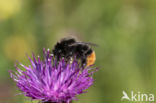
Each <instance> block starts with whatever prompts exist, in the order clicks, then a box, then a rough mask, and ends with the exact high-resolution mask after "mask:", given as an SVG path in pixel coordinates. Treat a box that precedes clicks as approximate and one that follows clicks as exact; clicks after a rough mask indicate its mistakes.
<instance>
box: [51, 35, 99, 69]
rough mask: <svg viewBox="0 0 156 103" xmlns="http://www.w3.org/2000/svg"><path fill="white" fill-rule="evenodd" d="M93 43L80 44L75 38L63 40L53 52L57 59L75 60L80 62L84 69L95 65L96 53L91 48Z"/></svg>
mask: <svg viewBox="0 0 156 103" xmlns="http://www.w3.org/2000/svg"><path fill="white" fill-rule="evenodd" d="M91 45H94V44H91V43H85V42H79V41H76V40H75V39H74V38H63V39H62V40H61V41H60V42H57V43H56V45H55V46H54V49H53V50H52V53H53V55H54V57H55V58H57V60H58V61H59V60H60V58H65V60H66V61H67V62H68V61H72V59H73V58H76V60H79V61H80V63H81V65H82V66H83V67H85V66H90V65H93V64H94V62H95V60H96V55H95V52H94V51H93V50H92V48H91Z"/></svg>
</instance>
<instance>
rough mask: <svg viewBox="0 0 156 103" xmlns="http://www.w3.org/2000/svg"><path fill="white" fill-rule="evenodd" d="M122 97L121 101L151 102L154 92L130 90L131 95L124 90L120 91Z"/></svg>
mask: <svg viewBox="0 0 156 103" xmlns="http://www.w3.org/2000/svg"><path fill="white" fill-rule="evenodd" d="M122 94H123V96H122V98H121V101H124V100H127V101H138V102H153V101H154V94H152V93H150V94H146V93H141V92H136V93H135V92H134V91H131V93H130V94H131V95H128V94H127V93H126V92H125V91H122Z"/></svg>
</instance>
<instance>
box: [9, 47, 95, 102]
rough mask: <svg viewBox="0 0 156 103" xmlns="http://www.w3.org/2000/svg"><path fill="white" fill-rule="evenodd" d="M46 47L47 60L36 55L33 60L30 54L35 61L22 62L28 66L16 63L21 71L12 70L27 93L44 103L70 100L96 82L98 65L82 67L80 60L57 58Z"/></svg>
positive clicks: (45, 55)
mask: <svg viewBox="0 0 156 103" xmlns="http://www.w3.org/2000/svg"><path fill="white" fill-rule="evenodd" d="M43 51H44V54H43V55H44V60H41V59H40V57H38V58H35V56H34V55H33V60H32V59H31V58H30V57H28V58H29V60H30V62H31V65H29V66H25V65H23V64H20V65H21V66H22V67H23V68H24V69H25V70H23V69H20V68H18V67H17V66H16V70H17V72H14V73H13V72H10V75H11V78H13V80H14V81H15V82H16V84H17V87H18V88H19V89H20V91H22V94H24V95H25V96H27V97H30V98H31V99H32V100H41V101H42V102H44V103H70V101H71V100H75V99H76V96H77V95H79V94H81V93H84V92H85V91H84V90H86V89H87V88H88V87H90V86H91V85H92V84H93V78H92V74H93V73H94V72H95V70H96V69H95V68H91V67H86V68H84V69H82V68H81V66H80V65H79V63H78V62H77V61H76V60H73V62H71V63H68V62H65V61H64V59H62V60H60V61H57V60H56V59H55V58H54V57H53V56H52V55H51V53H50V51H49V50H47V51H45V50H43Z"/></svg>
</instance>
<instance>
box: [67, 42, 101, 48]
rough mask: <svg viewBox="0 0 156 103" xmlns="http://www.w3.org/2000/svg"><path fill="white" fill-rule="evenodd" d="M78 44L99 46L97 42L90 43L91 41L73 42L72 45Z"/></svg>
mask: <svg viewBox="0 0 156 103" xmlns="http://www.w3.org/2000/svg"><path fill="white" fill-rule="evenodd" d="M77 44H85V45H89V46H96V47H97V46H98V45H97V44H95V43H90V42H75V43H73V44H71V45H70V46H74V45H77Z"/></svg>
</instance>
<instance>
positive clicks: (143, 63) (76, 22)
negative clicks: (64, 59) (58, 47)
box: [0, 0, 156, 103]
mask: <svg viewBox="0 0 156 103" xmlns="http://www.w3.org/2000/svg"><path fill="white" fill-rule="evenodd" d="M67 36H75V37H77V38H78V39H79V40H81V41H85V42H93V43H96V44H98V45H99V46H98V47H96V48H94V49H95V51H96V54H97V61H96V64H95V65H96V66H97V67H99V68H100V69H99V71H98V72H96V73H95V75H94V78H95V82H94V85H93V86H92V87H91V88H89V89H88V93H85V94H82V95H80V96H78V99H79V100H78V101H74V103H122V102H121V97H122V91H123V90H124V91H126V92H127V93H128V94H129V93H130V92H131V91H135V92H136V93H137V92H138V91H140V92H141V93H153V94H155V93H156V1H155V0H0V103H35V102H31V101H29V100H26V98H25V97H24V96H22V95H18V96H16V95H15V94H17V93H19V91H18V89H17V87H16V85H15V83H14V82H13V80H12V79H10V76H9V73H8V70H15V68H14V64H15V62H16V60H18V61H20V62H22V63H23V64H28V63H29V62H28V59H27V57H26V55H25V54H26V53H27V54H29V55H31V53H32V52H35V53H36V55H42V49H43V48H50V49H52V47H53V46H54V44H55V43H56V42H57V41H58V40H60V39H61V38H63V37H67ZM123 102H124V101H123ZM125 102H126V101H125ZM125 102H124V103H125ZM128 103H129V102H128ZM139 103H140V102H139Z"/></svg>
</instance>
